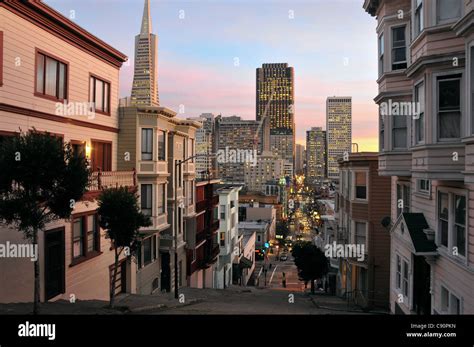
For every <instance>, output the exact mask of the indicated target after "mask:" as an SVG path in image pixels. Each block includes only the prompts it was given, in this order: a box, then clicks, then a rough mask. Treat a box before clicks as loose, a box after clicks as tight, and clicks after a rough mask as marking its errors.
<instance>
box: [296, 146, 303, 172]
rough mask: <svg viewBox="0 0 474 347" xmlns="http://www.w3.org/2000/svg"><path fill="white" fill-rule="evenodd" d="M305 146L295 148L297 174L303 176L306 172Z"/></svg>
mask: <svg viewBox="0 0 474 347" xmlns="http://www.w3.org/2000/svg"><path fill="white" fill-rule="evenodd" d="M304 159H305V158H304V146H303V145H300V144H299V143H297V144H296V146H295V173H297V174H302V173H303V170H304Z"/></svg>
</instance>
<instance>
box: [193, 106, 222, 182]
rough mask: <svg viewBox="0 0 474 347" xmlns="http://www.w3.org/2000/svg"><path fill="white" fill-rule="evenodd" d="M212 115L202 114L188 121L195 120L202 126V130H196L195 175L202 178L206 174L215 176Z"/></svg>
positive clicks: (213, 123)
mask: <svg viewBox="0 0 474 347" xmlns="http://www.w3.org/2000/svg"><path fill="white" fill-rule="evenodd" d="M214 118H215V116H214V114H212V113H202V114H201V115H200V116H199V117H190V118H187V119H188V120H195V121H198V122H200V123H201V124H202V128H200V129H198V130H196V155H198V156H197V157H196V159H195V163H196V174H197V175H198V177H199V178H203V177H204V176H205V175H207V173H208V172H209V174H215V170H216V163H215V156H214V155H213V153H214V152H215V149H214V131H215V126H214V125H215V121H214Z"/></svg>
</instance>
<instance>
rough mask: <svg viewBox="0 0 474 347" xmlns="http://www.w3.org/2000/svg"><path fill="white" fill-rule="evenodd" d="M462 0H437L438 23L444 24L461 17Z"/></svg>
mask: <svg viewBox="0 0 474 347" xmlns="http://www.w3.org/2000/svg"><path fill="white" fill-rule="evenodd" d="M461 7H462V1H461V0H436V23H437V24H444V23H448V22H451V21H453V20H455V19H456V18H459V17H461Z"/></svg>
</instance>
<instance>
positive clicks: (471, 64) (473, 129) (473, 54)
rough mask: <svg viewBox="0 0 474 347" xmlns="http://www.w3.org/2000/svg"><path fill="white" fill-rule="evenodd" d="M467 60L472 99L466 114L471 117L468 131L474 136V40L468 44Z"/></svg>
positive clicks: (468, 81)
mask: <svg viewBox="0 0 474 347" xmlns="http://www.w3.org/2000/svg"><path fill="white" fill-rule="evenodd" d="M467 59H468V61H467V62H466V70H467V71H466V79H467V84H466V85H467V88H468V93H467V94H468V95H469V97H468V100H469V99H471V102H468V103H467V104H466V106H467V107H466V114H468V115H469V116H468V117H466V120H467V125H468V126H467V129H470V134H471V135H474V98H473V96H474V78H473V77H474V40H473V41H471V42H470V43H468V44H467Z"/></svg>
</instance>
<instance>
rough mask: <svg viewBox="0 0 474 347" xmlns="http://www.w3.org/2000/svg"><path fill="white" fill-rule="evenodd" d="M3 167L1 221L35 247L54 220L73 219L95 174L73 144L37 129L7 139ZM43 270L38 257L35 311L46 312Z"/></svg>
mask: <svg viewBox="0 0 474 347" xmlns="http://www.w3.org/2000/svg"><path fill="white" fill-rule="evenodd" d="M0 168H1V169H0V220H2V221H3V223H5V224H7V225H12V226H14V227H16V228H17V229H18V230H19V231H21V232H23V234H24V236H25V238H26V239H27V240H29V241H30V242H31V243H32V244H33V245H37V244H38V232H40V231H42V230H44V228H45V226H46V225H47V224H48V223H50V222H52V221H54V220H58V219H65V218H69V216H70V215H71V211H72V210H73V208H74V204H75V202H76V201H77V200H79V199H80V198H81V197H82V195H83V194H84V193H85V191H86V187H87V184H88V180H89V175H90V171H89V169H88V168H87V161H86V159H85V158H84V157H83V156H76V155H74V153H73V151H72V147H71V145H70V143H66V144H63V142H62V139H61V138H58V137H57V136H53V135H51V134H49V133H40V132H37V131H36V130H35V129H33V130H32V131H29V132H27V133H20V134H18V135H16V136H14V137H12V138H6V139H5V140H4V141H3V142H2V144H1V145H0ZM38 253H39V251H38ZM39 273H40V264H39V257H37V260H36V261H35V262H34V277H35V279H34V297H33V313H34V314H38V313H39V310H40V307H39V302H40V292H39V286H40V278H39Z"/></svg>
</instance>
